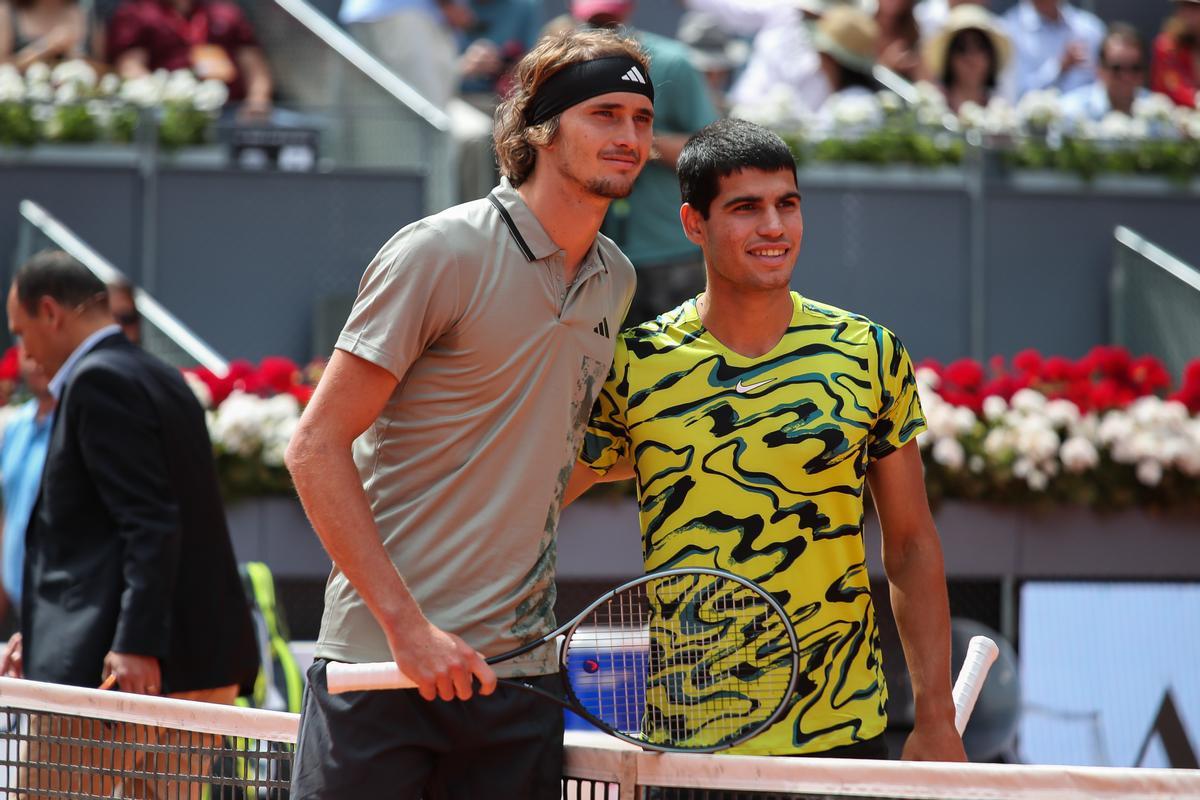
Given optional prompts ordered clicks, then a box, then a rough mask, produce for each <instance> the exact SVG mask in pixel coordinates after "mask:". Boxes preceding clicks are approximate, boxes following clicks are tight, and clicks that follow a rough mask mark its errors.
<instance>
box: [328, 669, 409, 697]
mask: <svg viewBox="0 0 1200 800" xmlns="http://www.w3.org/2000/svg"><path fill="white" fill-rule="evenodd" d="M325 683H326V685H327V686H328V688H329V693H330V694H341V693H342V692H364V691H368V690H371V689H415V688H416V686H417V684H416V683H414V682H413V679H412V678H410V677H408V676H407V675H405V674H404V673H403V672H401V671H400V668H399V667H398V666H396V662H395V661H377V662H373V663H369V664H343V663H341V662H339V661H330V662H329V664H328V665H327V666H326V667H325Z"/></svg>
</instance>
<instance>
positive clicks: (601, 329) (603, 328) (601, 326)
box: [592, 317, 609, 339]
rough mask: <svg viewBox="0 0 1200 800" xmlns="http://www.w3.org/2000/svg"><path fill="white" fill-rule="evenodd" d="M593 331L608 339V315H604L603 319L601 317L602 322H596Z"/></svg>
mask: <svg viewBox="0 0 1200 800" xmlns="http://www.w3.org/2000/svg"><path fill="white" fill-rule="evenodd" d="M592 333H598V334H600V335H601V336H603V337H604V338H605V339H608V338H609V333H608V317H604V318H603V319H601V320H600V322H598V323H597V324H596V327H594V328H592Z"/></svg>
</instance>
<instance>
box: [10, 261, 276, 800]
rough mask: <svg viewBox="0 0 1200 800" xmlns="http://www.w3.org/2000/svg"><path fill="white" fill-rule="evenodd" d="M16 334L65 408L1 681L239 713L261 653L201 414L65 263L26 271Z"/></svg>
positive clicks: (96, 286)
mask: <svg viewBox="0 0 1200 800" xmlns="http://www.w3.org/2000/svg"><path fill="white" fill-rule="evenodd" d="M8 323H9V329H10V330H11V331H12V333H13V334H14V335H15V336H19V337H21V340H22V342H23V343H24V345H25V349H26V351H27V352H28V353H29V355H30V357H31V358H33V360H34V361H36V362H37V363H38V364H40V365H41V367H42V368H43V369H44V370H45V372H46V374H47V375H49V376H51V382H50V390H51V392H52V393H53V394H54V395H55V396H56V397H57V398H58V409H57V411H56V417H55V420H54V425H53V430H52V433H51V437H50V446H49V451H48V454H47V459H46V467H45V472H44V474H43V478H42V487H41V492H40V494H39V497H38V501H37V505H36V507H35V509H34V512H33V515H32V519H31V520H30V524H29V531H28V535H27V545H26V548H27V549H26V564H25V591H24V595H23V598H22V609H21V632H20V633H19V634H16V635H15V636H14V637H13V639H12V640H11V641H10V642H9V645H8V647H7V648H6V651H5V653H4V654H3V657H2V658H0V673H3V674H8V675H17V676H20V675H22V674H23V675H24V676H25V677H27V678H30V679H33V680H40V681H49V682H54V683H65V684H73V685H77V686H93V687H94V686H97V685H98V684H100V683H101V682H102V681H103V680H105V679H106V678H109V677H110V676H111V677H112V678H113V679H115V682H116V685H117V687H118V688H120V689H121V690H123V691H127V692H133V693H137V694H151V695H157V694H170V695H172V696H176V697H180V696H183V697H188V698H192V699H202V700H208V701H213V702H226V703H231V702H233V700H234V699H235V697H236V696H237V694H238V687H239V686H241V687H249V686H250V685H251V684H252V683H253V681H254V677H255V674H256V671H257V667H258V657H257V645H256V643H255V638H254V633H253V627H252V622H251V619H250V613H249V609H248V606H247V603H246V600H245V596H244V594H243V592H242V586H241V582H240V580H239V577H238V573H237V566H236V563H235V561H234V556H233V548H232V546H231V544H230V541H229V532H228V529H227V527H226V522H225V515H224V512H223V509H222V504H221V497H220V495H219V492H218V488H217V478H216V470H215V467H214V465H213V459H212V445H211V443H210V441H209V438H208V430H207V428H206V426H205V421H204V412H203V410H202V409H201V407H200V404H199V403H198V401H197V400H196V398H195V396H194V395H193V394H192V392H191V390H190V389H189V388H188V387H187V384H186V383H185V382H184V380H183V378H182V376H181V375H180V374H179V372H178V371H177V370H175V369H173V368H171V367H169V366H167V365H166V364H164V363H162V362H161V361H159V360H158V359H156V358H154V357H153V356H151V355H149V354H147V353H145V352H143V351H142V350H140V349H138V348H137V347H135V346H134V345H132V344H130V343H129V341H128V340H127V339H126V338H125V337H124V336H123V335H122V334H121V331H120V328H119V327H118V326H117V325H115V324H114V322H113V318H112V316H111V314H110V313H109V308H108V302H107V296H106V293H105V286H104V284H103V283H102V282H101V281H100V280H99V279H97V278H96V277H95V276H94V275H93V274H92V273H91V272H90V271H88V270H87V269H86V268H84V267H83V266H82V265H81V264H79V263H78V262H77V261H75V260H74V259H73V258H71V257H70V256H69V255H67V254H66V253H62V252H56V251H47V252H43V253H39V254H37V255H35V256H34V257H33V258H32V259H31V260H30V261H29V262H27V263H26V264H25V265H23V266H22V267H21V268H20V269H19V270H18V271H17V274H16V277H15V279H14V281H13V285H12V288H11V290H10V292H9V295H8ZM62 788H66V787H62ZM108 791H109V789H107V788H106V789H105V793H106V794H107V792H108ZM126 796H127V795H126ZM138 796H141V795H138Z"/></svg>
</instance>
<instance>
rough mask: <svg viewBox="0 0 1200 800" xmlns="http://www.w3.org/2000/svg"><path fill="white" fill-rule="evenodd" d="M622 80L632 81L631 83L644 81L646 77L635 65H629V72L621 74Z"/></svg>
mask: <svg viewBox="0 0 1200 800" xmlns="http://www.w3.org/2000/svg"><path fill="white" fill-rule="evenodd" d="M621 80H623V81H632V82H633V83H645V82H646V79H645V78H643V77H642V73H641V70H639V69H638V68H637V67H630V68H629V72H626V73H625V74H624V75H622V76H621Z"/></svg>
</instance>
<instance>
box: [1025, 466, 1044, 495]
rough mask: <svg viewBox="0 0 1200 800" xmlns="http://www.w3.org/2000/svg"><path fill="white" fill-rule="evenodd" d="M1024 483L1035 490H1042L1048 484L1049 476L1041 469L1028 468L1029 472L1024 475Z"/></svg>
mask: <svg viewBox="0 0 1200 800" xmlns="http://www.w3.org/2000/svg"><path fill="white" fill-rule="evenodd" d="M1025 483H1026V484H1028V486H1029V488H1030V489H1033V490H1034V491H1035V492H1042V491H1045V490H1046V487H1047V486H1048V485H1049V484H1050V478H1049V477H1047V475H1046V473H1044V472H1042V471H1041V470H1038V469H1031V470H1029V474H1028V475H1026V476H1025Z"/></svg>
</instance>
